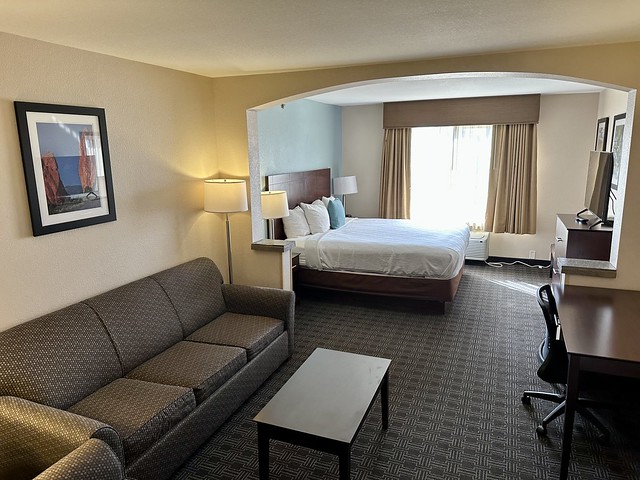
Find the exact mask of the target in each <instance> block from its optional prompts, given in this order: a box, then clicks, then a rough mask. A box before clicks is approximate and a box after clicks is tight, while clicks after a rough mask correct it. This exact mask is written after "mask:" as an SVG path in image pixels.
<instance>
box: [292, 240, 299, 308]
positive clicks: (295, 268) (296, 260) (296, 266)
mask: <svg viewBox="0 0 640 480" xmlns="http://www.w3.org/2000/svg"><path fill="white" fill-rule="evenodd" d="M299 270H300V254H299V253H293V252H292V253H291V283H292V287H293V291H294V293H295V294H296V304H297V303H299V302H300V288H299V286H298V271H299Z"/></svg>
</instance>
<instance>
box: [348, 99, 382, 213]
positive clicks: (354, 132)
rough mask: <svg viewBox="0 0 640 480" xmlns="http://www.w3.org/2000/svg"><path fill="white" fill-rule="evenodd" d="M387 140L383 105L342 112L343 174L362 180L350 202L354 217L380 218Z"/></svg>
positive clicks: (359, 107) (351, 108) (352, 108)
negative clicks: (381, 181)
mask: <svg viewBox="0 0 640 480" xmlns="http://www.w3.org/2000/svg"><path fill="white" fill-rule="evenodd" d="M383 140H384V139H383V129H382V104H378V105H361V106H357V107H343V108H342V174H343V175H355V176H356V178H357V180H358V193H357V194H355V195H349V198H347V202H348V207H349V214H351V215H353V216H354V217H377V216H378V200H379V198H380V195H379V193H380V164H381V161H382V144H383Z"/></svg>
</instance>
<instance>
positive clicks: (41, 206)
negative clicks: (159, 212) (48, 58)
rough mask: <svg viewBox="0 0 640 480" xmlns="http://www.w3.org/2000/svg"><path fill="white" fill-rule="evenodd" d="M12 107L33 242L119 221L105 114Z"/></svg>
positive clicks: (54, 107)
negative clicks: (59, 233) (65, 232)
mask: <svg viewBox="0 0 640 480" xmlns="http://www.w3.org/2000/svg"><path fill="white" fill-rule="evenodd" d="M14 107H15V112H16V120H17V126H18V137H19V140H20V149H21V152H22V163H23V167H24V176H25V183H26V187H27V197H28V201H29V210H30V213H31V226H32V229H33V236H34V237H36V236H39V235H47V234H50V233H55V232H61V231H65V230H71V229H74V228H81V227H87V226H89V225H96V224H100V223H105V222H113V221H115V220H116V206H115V198H114V193H113V182H112V178H111V161H110V156H109V143H108V137H107V122H106V116H105V111H104V109H102V108H94V107H80V106H71V105H53V104H46V103H32V102H14Z"/></svg>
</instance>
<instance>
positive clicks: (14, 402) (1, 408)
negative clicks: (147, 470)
mask: <svg viewBox="0 0 640 480" xmlns="http://www.w3.org/2000/svg"><path fill="white" fill-rule="evenodd" d="M90 438H97V439H100V440H102V441H104V442H105V443H106V444H107V445H108V446H109V447H110V448H111V450H112V451H113V453H114V454H115V456H116V458H118V460H119V461H120V463H122V464H124V453H123V449H122V442H121V441H120V438H119V437H118V434H117V433H116V431H115V430H114V429H113V428H111V427H110V426H108V425H106V424H104V423H102V422H98V421H96V420H92V419H90V418H86V417H83V416H80V415H76V414H75V413H71V412H67V411H64V410H60V409H57V408H53V407H48V406H46V405H40V404H38V403H35V402H31V401H29V400H25V399H23V398H17V397H9V396H4V397H0V451H1V452H2V455H0V478H11V479H16V480H18V479H22V478H33V477H35V476H36V475H38V474H39V473H41V472H43V471H44V470H45V469H47V468H48V467H50V466H51V465H53V464H54V463H56V462H57V461H58V460H60V459H61V458H63V457H65V456H66V455H68V454H69V453H71V452H73V451H74V450H75V449H76V448H78V447H80V446H81V445H82V444H83V443H84V442H86V441H87V440H89V439H90Z"/></svg>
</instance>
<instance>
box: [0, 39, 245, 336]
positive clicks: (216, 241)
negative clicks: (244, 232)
mask: <svg viewBox="0 0 640 480" xmlns="http://www.w3.org/2000/svg"><path fill="white" fill-rule="evenodd" d="M0 65H2V70H1V73H0V162H2V175H0V205H1V207H0V212H1V213H0V216H1V221H2V234H0V252H1V253H0V258H1V266H2V276H1V277H0V291H1V292H2V294H1V297H0V298H1V301H0V330H3V329H6V328H8V327H10V326H12V325H14V324H17V323H20V322H22V321H25V320H27V319H30V318H33V317H35V316H37V315H39V314H43V313H46V312H49V311H52V310H54V309H56V308H59V307H63V306H66V305H69V304H71V303H74V302H76V301H78V300H82V299H84V298H86V297H88V296H91V295H94V294H97V293H100V292H103V291H106V290H108V289H110V288H112V287H115V286H118V285H121V284H122V283H125V282H127V281H130V280H134V279H138V278H140V277H143V276H145V275H147V274H150V273H153V272H156V271H158V270H161V269H163V268H165V267H169V266H172V265H175V264H177V263H180V262H182V261H184V260H188V259H191V258H194V257H197V256H201V255H206V256H211V257H214V258H216V259H219V261H221V262H224V259H225V258H226V257H225V254H224V236H223V235H224V232H223V229H222V224H221V221H220V219H219V218H217V215H214V214H205V213H203V212H202V181H201V179H202V178H205V177H209V176H213V175H214V174H216V173H217V163H216V160H215V157H214V152H215V149H214V147H213V143H214V141H213V140H214V138H215V131H214V128H213V122H212V118H211V104H212V103H213V97H212V85H211V83H212V82H211V79H207V78H203V77H198V76H195V75H189V74H184V73H179V72H175V71H172V70H167V69H162V68H157V67H152V66H149V65H144V64H141V63H135V62H129V61H125V60H119V59H115V58H113V57H108V56H104V55H98V54H93V53H87V52H82V51H79V50H74V49H71V48H66V47H60V46H55V45H51V44H47V43H43V42H38V41H33V40H28V39H24V38H21V37H16V36H11V35H6V34H0ZM14 100H23V101H32V102H42V103H58V104H68V105H84V106H95V107H103V108H104V109H105V110H106V118H107V129H108V135H109V146H110V154H111V168H112V174H113V183H114V190H115V200H116V211H117V217H118V219H117V221H115V222H110V223H106V224H102V225H95V226H90V227H85V228H80V229H76V230H70V231H66V232H61V233H55V234H51V235H44V236H41V237H33V236H32V232H31V223H30V217H29V209H28V205H27V196H26V190H25V181H24V175H23V173H22V160H21V155H20V147H19V144H18V136H17V130H16V121H15V114H14V110H13V102H14ZM244 168H246V166H245V167H244ZM223 268H224V264H223Z"/></svg>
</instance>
